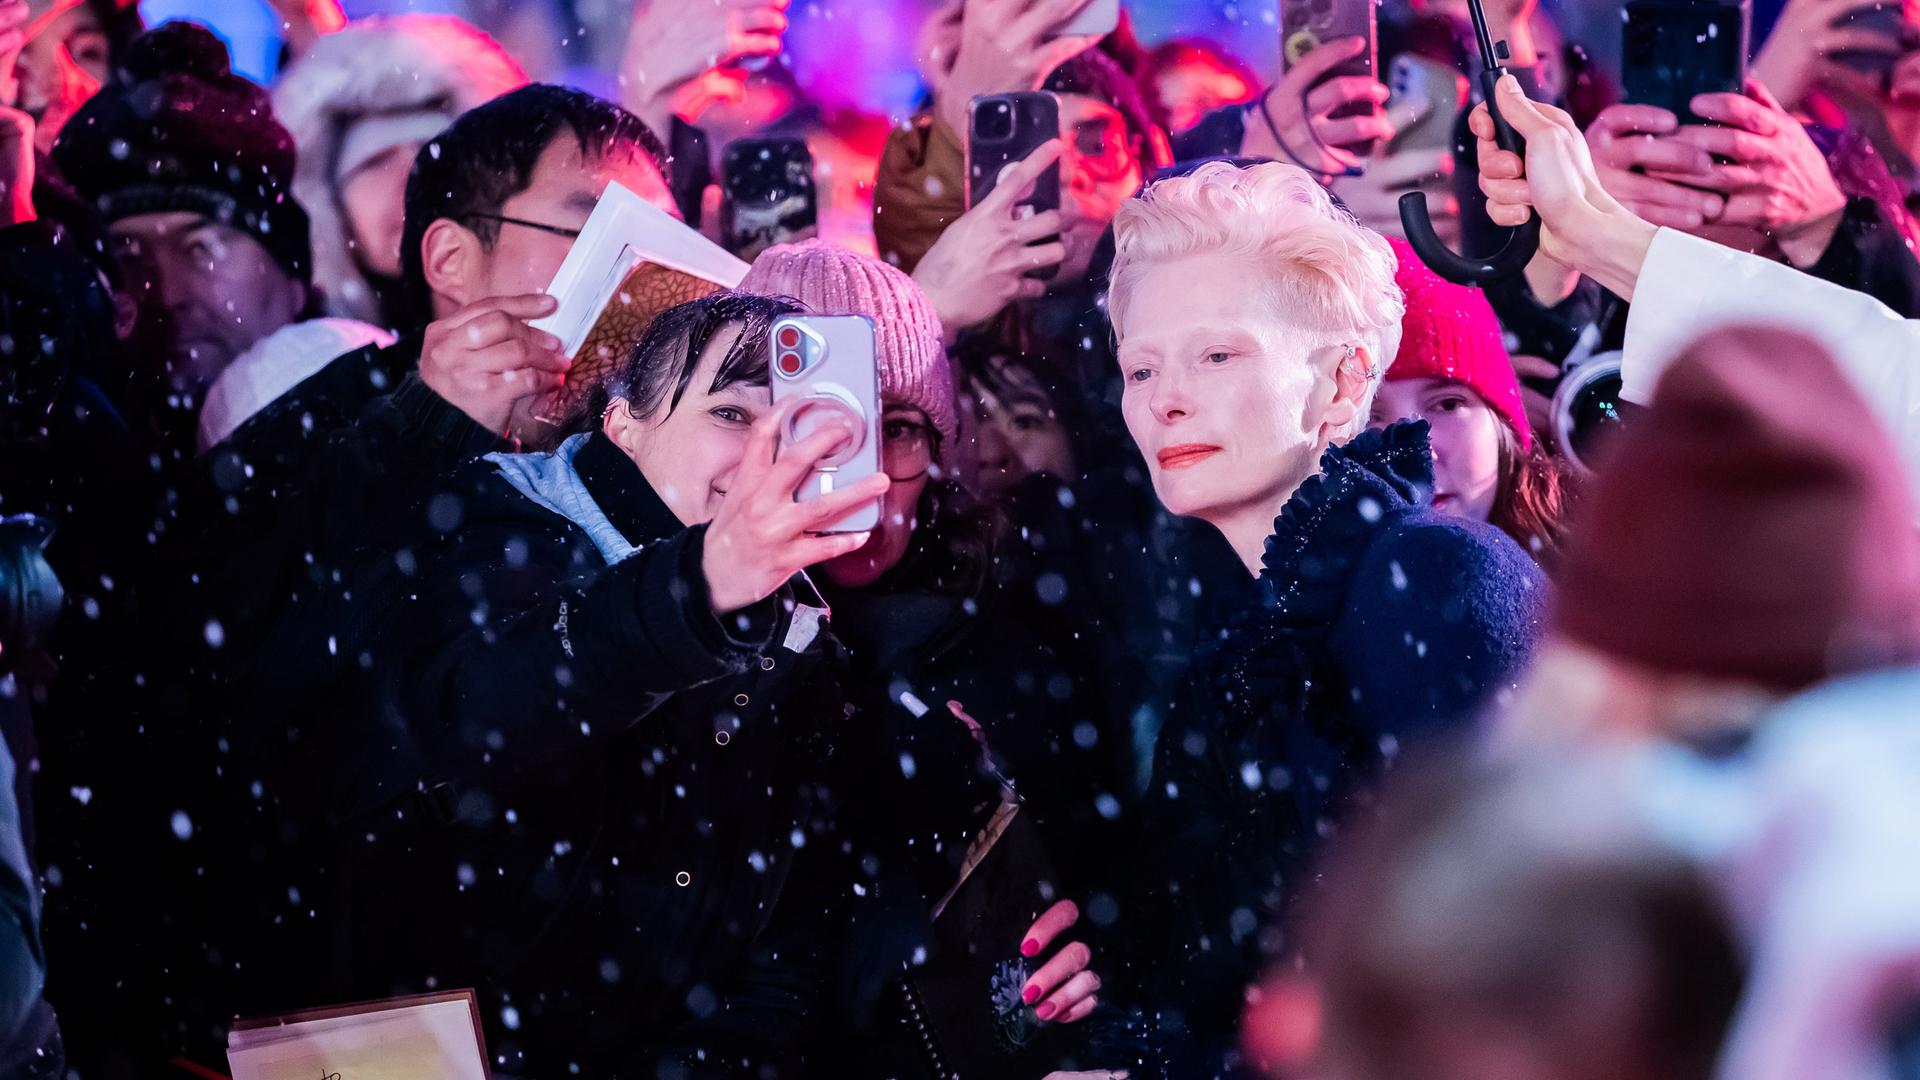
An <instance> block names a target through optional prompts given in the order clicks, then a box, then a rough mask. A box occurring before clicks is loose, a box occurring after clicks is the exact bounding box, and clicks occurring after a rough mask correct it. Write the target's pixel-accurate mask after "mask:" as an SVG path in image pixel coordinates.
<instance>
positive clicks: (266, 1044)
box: [227, 990, 490, 1080]
mask: <svg viewBox="0 0 1920 1080" xmlns="http://www.w3.org/2000/svg"><path fill="white" fill-rule="evenodd" d="M227 1067H228V1068H230V1069H232V1070H233V1080H315V1078H316V1077H338V1078H339V1080H488V1077H489V1075H490V1074H489V1072H488V1069H487V1047H486V1043H485V1041H484V1039H483V1038H482V1036H481V1033H480V1010H479V1004H478V1002H477V1001H476V1000H475V998H474V996H473V991H471V990H452V991H447V992H444V993H437V994H417V995H415V996H412V997H401V998H390V999H388V1000H386V1001H369V1002H363V1003H360V1004H357V1005H339V1006H334V1007H332V1008H325V1009H308V1010H305V1011H302V1012H297V1013H287V1014H285V1015H282V1016H267V1017H260V1018H257V1019H251V1020H240V1021H236V1022H235V1023H234V1025H233V1030H231V1031H229V1032H228V1033H227Z"/></svg>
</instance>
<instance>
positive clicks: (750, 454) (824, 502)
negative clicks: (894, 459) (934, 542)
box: [700, 401, 888, 615]
mask: <svg viewBox="0 0 1920 1080" xmlns="http://www.w3.org/2000/svg"><path fill="white" fill-rule="evenodd" d="M798 404H799V403H798V402H797V401H789V402H786V403H783V404H780V405H776V406H775V407H774V409H773V410H772V411H771V412H769V413H768V414H767V415H766V416H763V417H761V418H760V419H759V420H757V421H755V422H754V425H753V430H752V432H751V433H750V434H749V435H748V436H747V447H746V452H745V454H744V455H743V456H742V457H741V460H740V467H739V468H738V469H736V470H735V471H734V475H733V484H732V486H731V487H730V488H729V489H728V490H727V497H726V498H724V499H722V500H721V501H720V510H719V512H718V513H716V514H714V515H713V520H712V521H711V522H709V523H708V524H707V532H706V536H705V538H704V539H703V541H702V548H701V555H700V569H701V573H702V575H703V576H704V577H705V578H706V579H707V599H708V603H709V605H710V606H711V607H712V609H713V612H714V613H715V614H716V615H725V614H727V613H729V612H734V611H739V610H740V609H742V608H745V607H751V606H752V605H754V604H757V603H759V602H760V601H762V600H764V599H766V598H767V597H769V596H772V595H773V593H774V591H775V590H777V589H779V588H780V586H781V585H783V584H785V583H786V582H787V580H788V579H789V578H791V577H793V575H795V574H797V573H799V572H800V571H802V570H805V569H806V568H807V567H809V566H815V565H818V564H820V563H823V562H826V561H828V560H829V559H837V558H839V557H840V556H842V555H847V554H850V553H852V552H854V551H858V550H859V549H860V547H861V545H863V544H865V543H866V542H867V539H868V534H867V533H865V532H837V533H826V534H825V535H822V532H823V530H822V526H823V525H826V524H828V523H831V522H832V521H833V520H834V519H835V518H837V517H839V516H841V515H843V514H845V513H846V512H847V511H849V510H851V509H854V508H856V507H858V506H859V505H860V504H862V503H872V504H875V505H878V503H879V500H880V497H881V496H883V495H885V494H886V493H887V484H888V480H887V477H886V474H885V473H879V474H876V475H874V476H869V477H867V478H866V479H865V480H862V481H860V482H858V483H856V484H853V485H852V486H850V487H846V488H842V489H841V490H838V491H835V492H834V493H833V494H831V495H828V496H825V497H822V498H819V499H814V500H811V501H809V502H804V503H803V502H796V501H795V500H794V497H793V496H794V491H795V489H796V488H797V487H799V486H800V484H801V483H803V482H804V481H805V479H806V477H807V476H808V475H809V474H810V473H811V472H812V471H813V470H814V469H815V467H816V466H817V465H818V464H819V463H820V462H821V461H822V460H824V459H825V458H827V457H829V456H831V455H833V454H834V453H836V452H837V448H838V446H839V444H840V443H842V442H844V441H845V439H846V432H845V431H843V430H840V429H838V428H833V429H828V430H822V431H817V432H815V433H814V434H813V435H812V436H810V437H809V438H807V439H806V440H804V441H802V442H798V443H783V442H782V441H781V438H780V433H781V431H782V430H783V429H785V428H786V426H787V424H788V422H789V420H790V418H791V416H792V413H793V410H794V409H795V408H796V407H797V406H798Z"/></svg>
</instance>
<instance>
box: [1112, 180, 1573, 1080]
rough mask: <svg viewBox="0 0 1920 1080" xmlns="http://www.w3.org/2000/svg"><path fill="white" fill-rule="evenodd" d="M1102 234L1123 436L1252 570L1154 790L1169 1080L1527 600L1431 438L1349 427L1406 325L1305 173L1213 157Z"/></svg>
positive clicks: (1529, 632) (1203, 655)
mask: <svg viewBox="0 0 1920 1080" xmlns="http://www.w3.org/2000/svg"><path fill="white" fill-rule="evenodd" d="M1115 235H1116V241H1117V254H1116V257H1115V260H1114V272H1113V286H1112V291H1111V293H1110V294H1109V297H1108V304H1109V310H1110V311H1111V313H1112V315H1113V323H1114V330H1115V335H1116V338H1117V340H1118V345H1119V366H1120V372H1121V376H1122V379H1123V381H1124V385H1125V396H1124V398H1123V399H1122V405H1123V410H1124V413H1125V416H1126V421H1127V426H1128V429H1129V430H1130V432H1131V433H1132V435H1133V439H1134V441H1135V442H1136V443H1137V444H1138V446H1139V448H1140V450H1141V452H1142V454H1143V455H1144V456H1145V458H1146V460H1147V463H1148V470H1149V473H1150V475H1151V477H1152V480H1153V486H1154V490H1155V492H1156V494H1158V495H1159V497H1160V500H1161V502H1163V503H1164V504H1165V505H1166V508H1167V509H1168V510H1169V511H1171V512H1172V513H1175V514H1180V515H1183V516H1189V517H1197V518H1199V519H1201V520H1203V521H1205V522H1206V523H1208V524H1209V525H1211V526H1212V527H1213V528H1214V529H1216V530H1218V531H1219V532H1220V533H1221V534H1222V535H1223V536H1224V537H1225V538H1226V540H1227V542H1228V543H1229V545H1230V546H1231V547H1232V549H1233V551H1234V553H1235V554H1236V555H1238V556H1239V559H1240V562H1241V564H1242V566H1243V567H1244V569H1245V572H1246V574H1247V576H1248V577H1249V578H1253V579H1255V580H1254V582H1253V585H1254V589H1253V596H1252V597H1251V598H1250V599H1249V602H1248V603H1246V604H1245V605H1243V606H1242V607H1241V609H1240V610H1238V611H1236V612H1235V613H1234V614H1233V616H1232V617H1231V620H1230V622H1229V623H1228V625H1227V626H1225V627H1224V628H1223V629H1222V630H1221V631H1220V633H1219V634H1218V635H1217V636H1216V637H1213V638H1212V639H1210V640H1206V641H1205V642H1204V644H1203V645H1202V646H1201V649H1200V652H1199V654H1198V655H1197V656H1196V657H1195V661H1194V670H1193V675H1192V688H1191V692H1190V693H1189V695H1188V696H1187V697H1186V699H1185V700H1183V701H1182V702H1181V703H1180V706H1179V708H1178V709H1177V710H1176V712H1175V713H1174V714H1173V715H1172V716H1171V718H1170V719H1169V722H1168V723H1167V725H1166V726H1165V727H1164V728H1163V729H1162V730H1161V732H1160V740H1159V751H1158V756H1157V763H1156V769H1155V775H1154V782H1153V784H1152V786H1151V787H1150V788H1149V797H1150V799H1151V800H1152V802H1151V805H1150V807H1149V810H1148V815H1147V816H1148V820H1150V821H1153V822H1155V823H1157V825H1158V827H1159V836H1158V837H1157V840H1156V843H1155V844H1154V849H1153V850H1154V854H1153V855H1152V856H1149V858H1148V860H1146V861H1145V863H1144V865H1143V868H1142V877H1143V879H1144V887H1145V890H1146V898H1147V899H1146V902H1147V903H1149V904H1150V905H1152V907H1151V911H1152V914H1150V915H1147V916H1143V918H1146V919H1147V921H1146V922H1145V923H1143V925H1149V926H1155V927H1156V928H1157V931H1158V933H1157V935H1156V937H1157V941H1156V947H1155V949H1154V951H1155V952H1156V953H1157V955H1156V957H1155V969H1154V971H1153V973H1152V987H1151V990H1150V991H1149V993H1150V996H1151V1008H1152V1010H1154V1011H1157V1013H1158V1014H1159V1018H1160V1019H1159V1025H1160V1026H1161V1027H1162V1028H1163V1034H1164V1037H1165V1039H1166V1040H1167V1041H1168V1045H1169V1046H1171V1047H1183V1048H1184V1049H1173V1050H1171V1051H1170V1052H1169V1054H1168V1056H1169V1058H1170V1059H1171V1061H1172V1062H1174V1063H1178V1066H1177V1067H1178V1069H1179V1070H1182V1071H1181V1072H1180V1074H1181V1075H1185V1074H1186V1073H1185V1070H1192V1069H1211V1068H1219V1067H1221V1066H1222V1063H1223V1062H1225V1061H1229V1060H1230V1057H1229V1056H1228V1055H1229V1054H1230V1052H1231V1043H1232V1040H1231V1033H1232V1029H1233V1024H1234V1021H1235V1020H1236V1018H1237V1016H1238V1013H1239V1001H1240V997H1241V993H1242V991H1243V989H1244V988H1245V986H1246V985H1247V984H1248V983H1250V982H1251V981H1252V980H1253V979H1254V978H1255V977H1256V976H1257V975H1258V973H1259V970H1260V968H1261V966H1262V964H1263V958H1264V957H1265V956H1266V955H1269V954H1271V953H1276V952H1279V951H1284V950H1286V949H1287V948H1288V947H1289V943H1287V942H1285V941H1284V940H1282V939H1281V938H1280V936H1279V934H1278V931H1279V929H1280V926H1281V922H1282V918H1283V916H1284V913H1285V912H1286V910H1287V909H1288V907H1289V906H1290V905H1291V903H1292V902H1293V901H1294V900H1295V899H1297V898H1298V897H1299V896H1300V895H1301V893H1302V891H1303V890H1304V889H1305V888H1306V887H1307V885H1308V882H1309V878H1308V876H1307V867H1308V866H1309V865H1310V860H1311V858H1312V857H1313V855H1314V854H1315V852H1316V850H1317V849H1318V847H1319V844H1320V841H1321V839H1322V838H1323V837H1325V836H1327V835H1330V834H1331V832H1332V831H1333V830H1334V829H1336V828H1337V827H1338V824H1339V822H1340V821H1341V820H1342V819H1343V818H1345V817H1346V816H1347V815H1348V813H1349V812H1350V809H1351V807H1352V805H1353V800H1354V799H1355V798H1356V796H1357V795H1358V794H1359V792H1360V791H1361V790H1362V789H1363V787H1364V785H1365V784H1366V783H1367V782H1369V781H1370V780H1371V779H1372V778H1374V777H1375V776H1376V775H1377V774H1378V773H1379V772H1380V770H1382V769H1383V768H1385V767H1386V766H1387V765H1388V764H1390V763H1391V762H1392V760H1393V759H1394V758H1395V757H1396V756H1397V755H1398V753H1399V752H1400V751H1401V749H1402V748H1404V747H1405V746H1406V745H1407V744H1408V743H1410V742H1415V741H1419V740H1421V739H1423V738H1425V737H1428V736H1431V735H1432V734H1433V733H1435V732H1438V731H1445V730H1448V729H1451V728H1455V727H1457V726H1458V725H1459V724H1461V723H1463V722H1464V721H1466V720H1467V719H1468V718H1469V716H1470V715H1471V714H1472V712H1473V710H1474V709H1476V708H1477V707H1478V706H1479V705H1480V704H1481V702H1482V699H1483V698H1485V697H1486V696H1487V695H1489V694H1490V693H1492V692H1494V691H1496V690H1497V689H1499V688H1500V687H1502V686H1503V685H1507V684H1508V683H1509V681H1510V679H1511V677H1512V674H1513V672H1514V670H1515V669H1516V668H1517V667H1518V666H1519V665H1520V663H1521V662H1522V661H1523V659H1524V658H1525V656H1526V655H1527V652H1528V650H1529V648H1530V647H1531V644H1532V641H1533V638H1534V635H1535V632H1536V622H1537V619H1538V612H1539V608H1540V606H1541V604H1542V603H1543V602H1544V599H1545V588H1544V581H1543V579H1542V577H1541V574H1540V571H1539V568H1538V567H1537V566H1536V565H1535V564H1534V563H1533V561H1532V560H1531V559H1530V558H1528V556H1527V555H1526V553H1525V552H1523V551H1521V550H1520V548H1519V547H1518V546H1517V545H1516V544H1515V543H1514V542H1513V541H1512V540H1511V539H1509V538H1508V537H1507V536H1505V535H1504V534H1502V533H1500V532H1499V531H1498V530H1496V529H1494V528H1493V527H1491V526H1489V525H1486V524H1484V523H1482V522H1478V521H1473V520H1469V519H1467V518H1464V517H1460V516H1456V515H1449V514H1444V513H1442V512H1440V511H1439V510H1436V509H1435V508H1434V507H1433V506H1432V504H1431V499H1432V495H1433V483H1434V480H1433V459H1432V451H1431V449H1430V445H1429V442H1428V437H1427V431H1428V429H1427V425H1426V424H1425V423H1423V422H1419V421H1415V422H1411V423H1399V424H1394V425H1392V426H1390V427H1387V428H1385V429H1383V430H1378V431H1368V430H1366V426H1367V422H1368V420H1369V417H1370V415H1371V407H1372V404H1373V398H1374V395H1375V393H1376V391H1377V389H1378V385H1379V380H1380V377H1381V375H1382V372H1383V370H1384V369H1385V367H1386V365H1387V363H1388V362H1389V358H1391V357H1392V356H1394V355H1395V353H1396V351H1397V349H1398V346H1399V341H1400V336H1401V333H1400V332H1401V318H1402V315H1403V307H1402V301H1401V295H1400V290H1399V289H1398V288H1397V287H1396V286H1395V284H1394V267H1395V260H1394V255H1393V252H1392V249H1391V248H1390V247H1389V246H1388V245H1387V242H1386V241H1385V240H1384V239H1383V238H1381V237H1380V236H1379V235H1378V234H1376V233H1373V232H1370V231H1368V230H1366V229H1363V228H1361V227H1360V226H1358V225H1356V224H1355V223H1354V221H1353V219H1352V218H1351V217H1350V216H1349V215H1347V214H1346V213H1345V212H1343V211H1341V210H1339V209H1337V208H1336V207H1335V206H1334V205H1333V203H1332V200H1331V199H1330V198H1329V197H1328V195H1327V193H1326V191H1325V189H1323V188H1322V187H1321V186H1320V185H1319V184H1318V183H1317V182H1316V181H1315V180H1314V179H1313V177H1312V176H1310V175H1309V174H1308V173H1306V172H1305V171H1304V170H1301V169H1299V168H1296V167H1294V166H1291V165H1283V164H1278V163H1266V164H1261V165H1255V166H1252V167H1248V168H1239V167H1236V166H1233V165H1229V164H1225V163H1219V162H1216V163H1210V164H1207V165H1203V166H1201V167H1200V168H1199V169H1198V170H1196V171H1195V172H1194V173H1193V174H1192V175H1190V176H1184V177H1176V178H1172V179H1168V180H1163V181H1160V182H1158V183H1156V184H1154V185H1153V186H1152V187H1150V188H1149V189H1147V191H1146V193H1145V194H1143V195H1142V196H1141V197H1140V198H1139V199H1136V200H1133V201H1131V202H1129V203H1128V204H1127V205H1126V206H1125V207H1124V208H1123V209H1122V211H1121V214H1120V217H1119V218H1118V220H1117V221H1116V223H1115Z"/></svg>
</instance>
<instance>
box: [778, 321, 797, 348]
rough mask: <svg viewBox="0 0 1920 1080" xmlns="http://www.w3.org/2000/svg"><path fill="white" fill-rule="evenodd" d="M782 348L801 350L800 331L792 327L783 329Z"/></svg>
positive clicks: (781, 330) (781, 334) (781, 336)
mask: <svg viewBox="0 0 1920 1080" xmlns="http://www.w3.org/2000/svg"><path fill="white" fill-rule="evenodd" d="M780 347H781V348H783V349H797V348H799V347H800V331H799V330H797V329H795V328H793V327H791V326H783V327H781V328H780Z"/></svg>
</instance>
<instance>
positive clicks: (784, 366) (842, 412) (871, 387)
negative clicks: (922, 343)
mask: <svg viewBox="0 0 1920 1080" xmlns="http://www.w3.org/2000/svg"><path fill="white" fill-rule="evenodd" d="M772 338H773V355H772V357H771V361H770V363H769V367H770V368H771V370H772V376H773V401H774V404H775V405H776V406H781V405H786V404H787V403H788V402H791V403H792V404H791V407H790V408H789V409H788V410H787V412H786V414H785V415H786V420H785V422H784V423H783V425H782V426H781V430H780V444H781V446H783V447H786V446H802V445H808V444H809V442H810V441H811V440H813V439H815V438H816V437H818V436H819V435H821V434H822V433H829V434H830V433H832V432H835V431H838V432H841V437H840V438H839V439H837V440H835V441H833V442H831V443H830V444H829V450H828V452H827V453H826V454H825V455H823V456H820V457H818V458H816V459H815V460H814V461H813V462H812V464H811V466H810V468H809V469H808V471H807V472H806V473H805V475H803V476H802V477H801V478H800V482H799V483H798V484H796V485H795V487H794V489H793V498H794V500H795V501H796V502H801V503H813V502H833V503H834V504H835V505H838V503H837V502H835V500H834V497H835V496H836V495H839V494H840V493H842V492H845V491H847V490H857V489H858V488H859V485H860V483H861V482H862V481H864V480H868V479H870V478H871V477H873V476H876V475H884V474H883V472H882V467H881V460H880V406H881V403H880V376H879V371H878V369H877V368H876V366H875V359H874V336H873V321H872V320H871V319H868V318H867V317H866V316H864V315H788V316H785V317H783V318H781V319H778V320H775V322H774V324H773V329H772ZM843 509H844V511H845V512H844V513H840V514H836V515H835V516H833V517H831V518H825V519H822V520H819V521H816V522H815V523H814V526H813V530H814V531H815V532H822V533H845V532H864V531H866V530H868V529H871V528H873V527H874V526H875V525H877V524H879V522H880V503H879V500H878V499H873V500H870V501H865V502H861V503H858V504H856V505H850V506H846V507H844V508H843Z"/></svg>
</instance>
